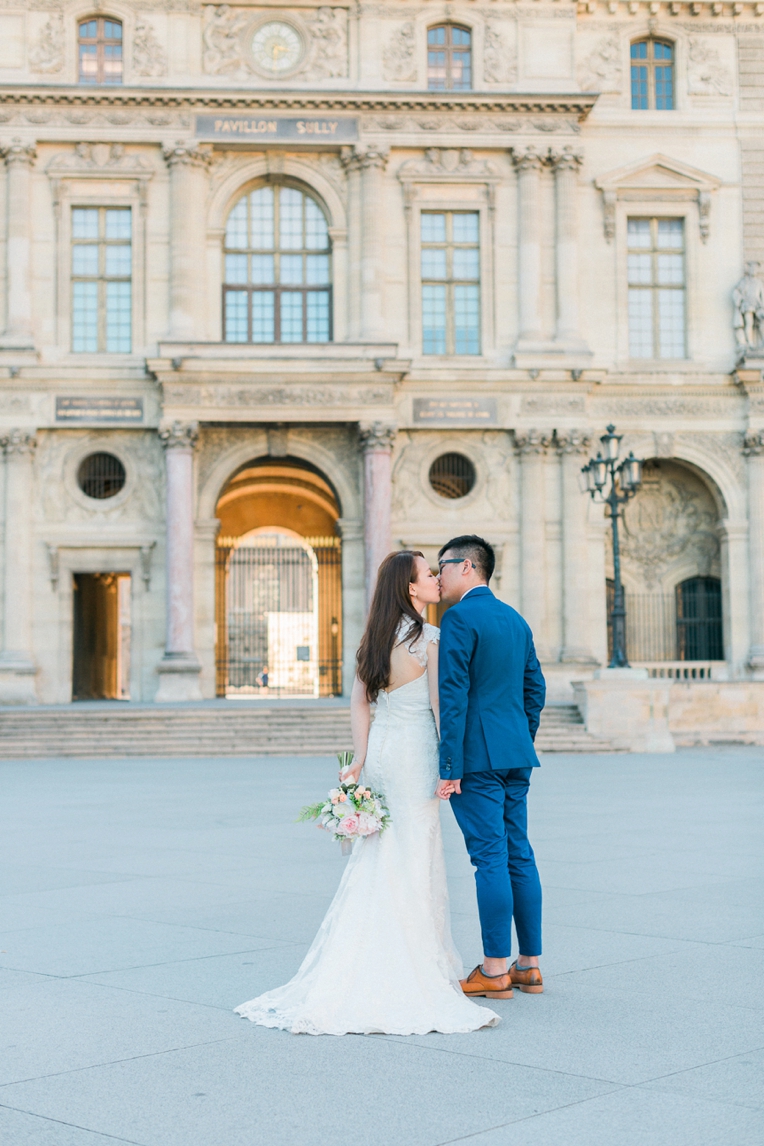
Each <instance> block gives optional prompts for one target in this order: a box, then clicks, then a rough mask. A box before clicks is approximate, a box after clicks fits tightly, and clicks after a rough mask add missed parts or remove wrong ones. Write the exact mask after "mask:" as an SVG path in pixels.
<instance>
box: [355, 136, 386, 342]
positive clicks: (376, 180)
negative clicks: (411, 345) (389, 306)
mask: <svg viewBox="0 0 764 1146" xmlns="http://www.w3.org/2000/svg"><path fill="white" fill-rule="evenodd" d="M387 159H388V155H387V152H385V151H381V150H379V149H377V148H374V147H370V148H369V149H368V150H367V151H365V152H363V153H362V154H361V155H360V156H359V163H360V167H361V171H362V184H363V192H362V195H361V200H362V220H363V233H362V236H361V243H362V247H361V251H362V253H361V338H362V340H363V341H365V342H377V341H386V340H389V334H386V333H385V327H384V316H383V313H382V308H383V275H382V271H383V268H384V267H385V266H386V264H387V259H386V258H385V248H384V227H383V220H384V217H385V213H384V208H383V205H382V176H383V173H384V170H385V167H386V166H387Z"/></svg>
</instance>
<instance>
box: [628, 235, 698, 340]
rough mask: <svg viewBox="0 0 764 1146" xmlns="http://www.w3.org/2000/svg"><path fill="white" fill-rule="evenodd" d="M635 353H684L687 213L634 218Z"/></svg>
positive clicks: (631, 267)
mask: <svg viewBox="0 0 764 1146" xmlns="http://www.w3.org/2000/svg"><path fill="white" fill-rule="evenodd" d="M627 233H628V255H627V267H628V278H629V354H630V356H631V357H632V358H684V357H685V355H686V353H687V351H686V340H685V327H686V321H685V266H684V219H676V218H674V219H670V218H669V219H629V221H628V226H627Z"/></svg>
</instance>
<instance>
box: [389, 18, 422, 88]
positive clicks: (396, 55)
mask: <svg viewBox="0 0 764 1146" xmlns="http://www.w3.org/2000/svg"><path fill="white" fill-rule="evenodd" d="M416 64H417V61H416V36H415V33H414V22H413V20H407V21H406V23H405V24H402V25H401V26H400V28H397V29H396V31H395V32H393V34H392V36H391V37H390V39H389V40H388V42H387V44H386V45H385V49H384V51H383V53H382V68H383V73H384V77H385V79H386V80H391V81H393V82H395V81H398V82H400V83H403V82H408V83H415V82H416V78H417V66H416Z"/></svg>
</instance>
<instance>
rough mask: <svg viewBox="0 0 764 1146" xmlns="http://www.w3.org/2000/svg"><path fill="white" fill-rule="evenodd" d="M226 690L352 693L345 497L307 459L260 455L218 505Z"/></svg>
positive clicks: (220, 678) (219, 662) (219, 616)
mask: <svg viewBox="0 0 764 1146" xmlns="http://www.w3.org/2000/svg"><path fill="white" fill-rule="evenodd" d="M217 516H218V518H219V519H220V523H221V528H220V534H219V536H218V539H217V544H216V692H217V695H218V696H225V697H229V698H235V697H262V698H268V697H274V696H276V697H278V696H303V697H310V696H313V697H320V696H338V695H340V694H341V692H342V552H341V540H340V537H339V536H338V533H337V528H336V523H337V519H338V518H339V516H340V505H339V501H338V498H337V494H336V492H335V490H334V488H333V486H332V485H331V483H330V481H329V480H328V478H326V477H325V476H324V474H322V473H321V472H320V471H319V470H317V469H316V468H315V467H314V466H311V465H310V464H309V463H307V462H304V461H302V460H300V459H297V458H288V457H287V458H272V457H266V458H256V459H254V460H253V461H251V462H248V463H247V464H246V465H245V466H243V467H242V468H241V469H239V470H238V471H237V473H235V474H234V475H233V477H232V478H231V479H230V480H229V481H228V482H227V484H226V486H225V487H224V489H223V491H222V493H221V494H220V497H219V499H218V504H217Z"/></svg>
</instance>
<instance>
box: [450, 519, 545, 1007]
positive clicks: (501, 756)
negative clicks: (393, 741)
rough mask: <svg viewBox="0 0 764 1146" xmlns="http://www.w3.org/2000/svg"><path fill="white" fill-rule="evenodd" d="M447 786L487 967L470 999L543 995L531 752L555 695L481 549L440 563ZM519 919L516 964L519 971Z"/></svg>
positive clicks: (462, 540) (458, 545)
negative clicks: (468, 864) (516, 992)
mask: <svg viewBox="0 0 764 1146" xmlns="http://www.w3.org/2000/svg"><path fill="white" fill-rule="evenodd" d="M438 564H439V566H440V589H441V600H442V601H444V602H445V603H446V604H449V605H452V606H453V608H451V609H449V610H448V612H447V613H446V614H445V615H444V617H443V620H442V623H441V631H440V653H439V657H438V661H439V682H440V776H441V779H440V783H439V784H438V789H437V794H438V795H439V796H440V797H441V798H442V799H444V800H447V799H450V800H451V807H452V808H453V812H454V815H455V816H456V822H457V823H458V825H459V827H460V828H461V830H462V833H463V835H464V839H465V842H466V844H467V851H468V852H469V855H470V859H471V860H472V864H473V866H474V867H475V869H476V870H475V883H476V886H477V899H478V910H479V912H480V927H481V931H482V935H483V955H484V957H483V963H482V965H481V964H478V966H477V967H476V968H475V970H474V971H473V972H472V973H471V974H470V975H469V976H468V977H467V978H466V979H464V980H463V981H462V989H463V991H464V993H465V994H466V995H482V996H485V997H487V998H493V999H511V998H512V987H513V985H515V986H518V987H519V988H520V990H521V991H527V992H530V993H533V994H540V993H541V991H542V990H543V984H542V978H541V972H540V971H539V969H538V957H539V955H540V954H541V883H540V880H539V874H538V871H537V869H536V860H535V858H534V855H533V848H532V847H531V845H530V843H529V842H528V834H527V824H528V818H527V808H526V797H527V794H528V786H529V783H530V777H531V772H532V770H533V769H534V768H536V767H538V763H539V761H538V757H537V756H536V752H535V749H534V747H533V740H534V737H535V735H536V730H537V728H538V726H539V717H540V714H541V710H542V708H543V707H544V697H545V695H546V686H545V684H544V677H543V676H542V673H541V668H540V666H539V662H538V659H537V657H536V651H535V649H534V647H533V636H532V634H531V631H530V629H529V627H528V625H527V624H526V622H525V621H524V620H523V618H522V617H521V616H520V615H519V613H516V612H515V610H514V609H512V608H510V606H509V605H505V604H503V603H502V602H501V601H498V600H497V599H496V597H494V595H493V593H492V592H491V590H490V589H489V588H488V582H489V581H490V579H491V575H492V574H493V570H494V565H495V564H496V559H495V556H494V552H493V549H492V547H491V546H490V545H489V544H488V542H487V541H484V540H483V538H482V537H476V536H474V535H465V536H462V537H455V538H454V539H453V541H449V542H448V544H447V545H444V546H443V548H442V549H441V550H440V553H439V554H438ZM513 915H514V919H515V928H516V930H517V940H518V945H519V948H520V952H519V956H518V959H517V961H516V962H515V963H513V964H512V966H511V967H509V966H508V965H507V964H508V957H509V954H510V949H511V942H512V917H513Z"/></svg>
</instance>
